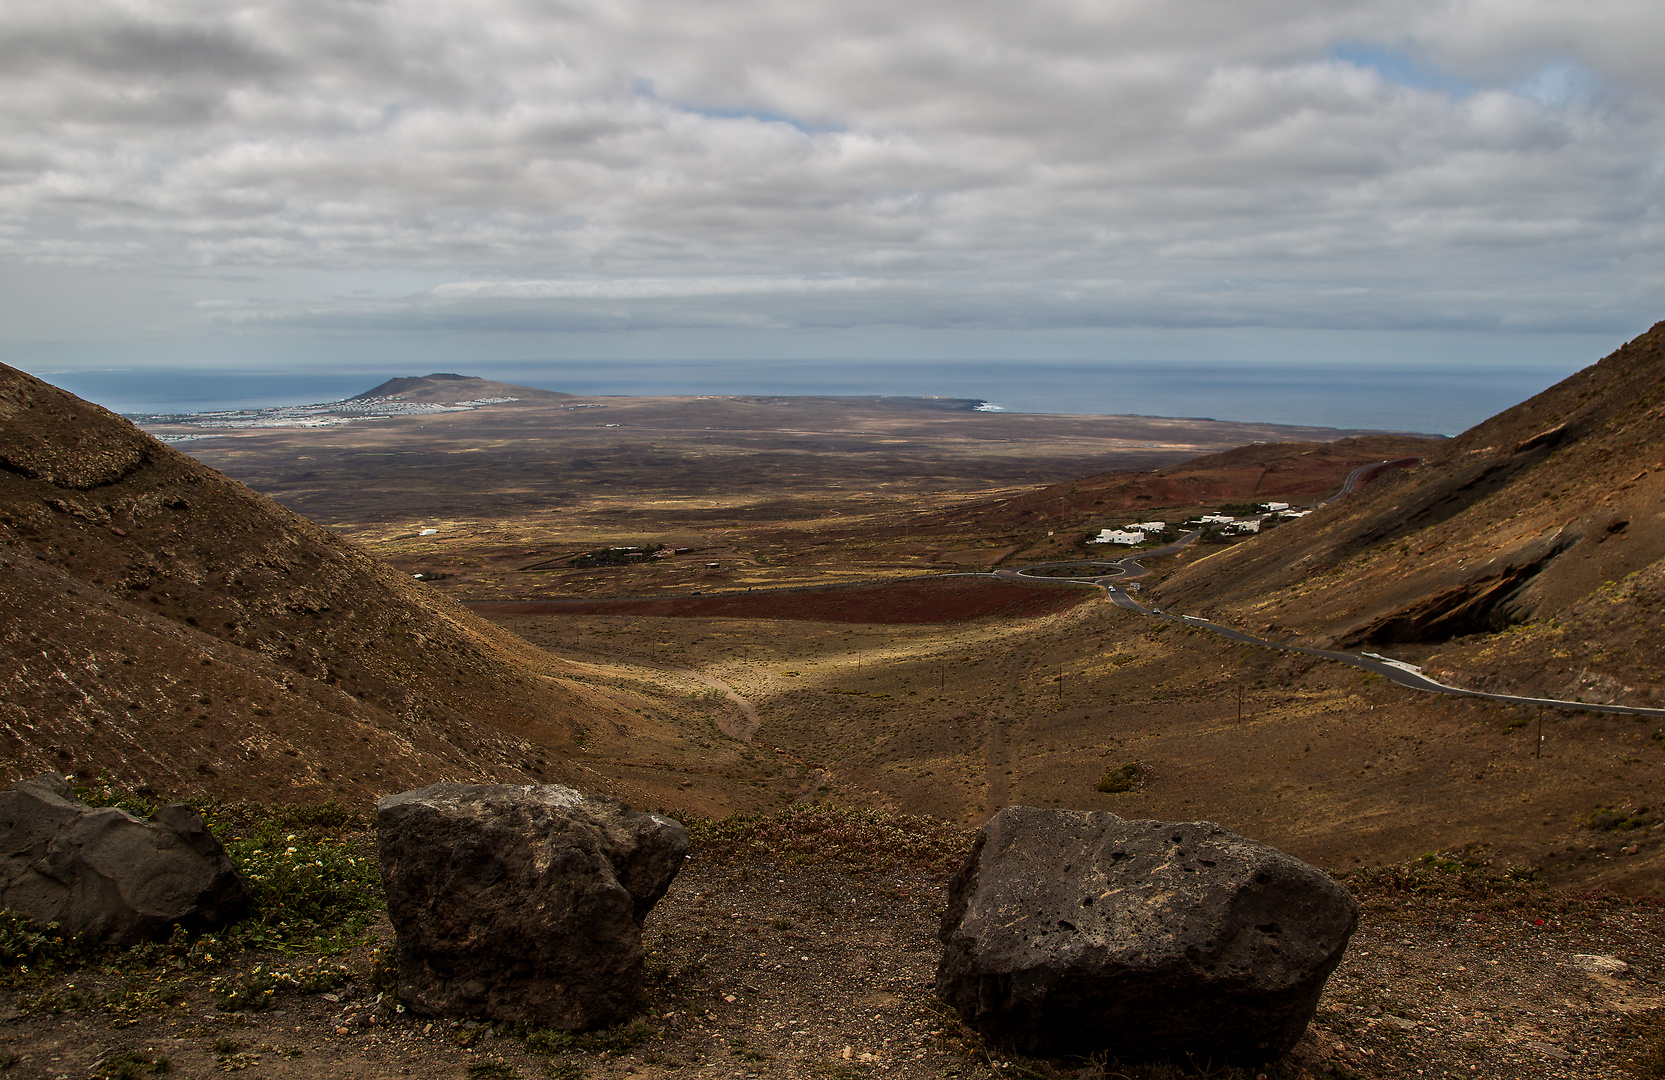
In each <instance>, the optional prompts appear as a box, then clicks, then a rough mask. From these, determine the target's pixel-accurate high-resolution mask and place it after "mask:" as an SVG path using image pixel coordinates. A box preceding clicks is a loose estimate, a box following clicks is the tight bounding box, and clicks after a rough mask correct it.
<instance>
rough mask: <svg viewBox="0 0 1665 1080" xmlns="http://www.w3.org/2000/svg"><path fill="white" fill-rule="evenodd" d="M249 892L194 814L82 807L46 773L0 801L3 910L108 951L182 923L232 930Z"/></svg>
mask: <svg viewBox="0 0 1665 1080" xmlns="http://www.w3.org/2000/svg"><path fill="white" fill-rule="evenodd" d="M248 901H249V889H248V885H247V884H246V883H245V882H244V881H243V878H242V875H241V874H239V873H238V872H237V868H236V867H235V866H234V865H232V862H231V860H230V859H228V858H227V857H226V854H225V851H224V849H222V848H221V847H220V842H219V841H218V840H215V839H214V837H213V836H212V835H210V833H209V832H208V829H207V828H206V827H205V826H204V825H203V823H202V818H200V817H198V816H197V814H196V811H194V810H192V809H191V808H190V807H188V806H185V805H183V804H181V803H169V804H168V805H166V806H164V807H162V808H161V809H160V810H158V811H156V813H155V814H153V815H151V819H150V820H149V821H141V820H140V819H139V818H136V817H134V816H133V815H132V814H129V813H127V812H126V811H124V810H118V809H116V808H115V807H113V806H106V807H99V808H96V809H95V808H93V807H90V806H88V805H86V804H85V803H83V802H80V801H78V800H77V799H76V798H75V795H74V793H73V792H72V791H71V790H70V787H69V785H68V784H67V783H65V782H64V780H63V779H62V778H61V777H58V776H54V775H52V774H50V773H47V774H45V775H42V776H37V777H35V778H34V779H32V780H20V781H18V782H17V783H16V784H14V785H12V787H11V788H9V789H8V790H6V791H4V792H0V906H4V907H7V908H10V909H11V910H13V911H18V912H22V913H23V914H25V915H28V916H29V917H30V918H32V919H34V920H35V921H36V922H40V923H53V922H55V923H57V924H58V927H59V929H60V930H61V931H63V933H65V934H67V935H72V936H78V937H82V938H84V939H86V940H88V941H92V942H96V943H98V944H103V945H131V944H134V943H136V942H139V941H143V940H146V939H147V938H152V937H155V936H157V935H158V934H160V933H161V932H162V931H163V930H165V929H167V928H168V927H170V926H173V925H175V924H180V925H184V926H187V927H190V928H192V929H196V928H199V927H214V926H219V925H221V924H223V923H226V922H229V921H231V920H232V919H233V918H235V917H236V916H237V915H238V914H240V913H241V911H242V910H243V908H244V906H245V905H246V904H247V903H248Z"/></svg>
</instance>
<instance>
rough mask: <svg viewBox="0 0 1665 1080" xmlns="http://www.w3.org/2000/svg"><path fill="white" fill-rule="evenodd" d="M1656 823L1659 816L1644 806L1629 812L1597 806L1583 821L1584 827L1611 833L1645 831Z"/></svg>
mask: <svg viewBox="0 0 1665 1080" xmlns="http://www.w3.org/2000/svg"><path fill="white" fill-rule="evenodd" d="M1658 821H1659V815H1658V814H1657V813H1655V812H1654V811H1652V810H1651V809H1649V808H1648V807H1646V806H1638V807H1636V808H1634V809H1631V810H1616V809H1614V808H1613V807H1611V806H1598V807H1597V808H1596V809H1595V811H1594V812H1593V813H1592V814H1591V815H1590V816H1589V817H1587V818H1585V819H1584V827H1585V828H1587V829H1594V830H1596V831H1597V832H1613V831H1615V830H1617V829H1645V828H1648V827H1649V826H1651V825H1654V824H1655V823H1657V822H1658Z"/></svg>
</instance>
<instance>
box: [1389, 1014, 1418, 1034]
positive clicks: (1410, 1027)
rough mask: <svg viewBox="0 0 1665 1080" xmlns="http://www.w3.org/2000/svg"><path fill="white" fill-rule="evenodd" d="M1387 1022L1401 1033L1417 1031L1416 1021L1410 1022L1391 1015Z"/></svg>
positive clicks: (1401, 1017)
mask: <svg viewBox="0 0 1665 1080" xmlns="http://www.w3.org/2000/svg"><path fill="white" fill-rule="evenodd" d="M1386 1021H1387V1023H1390V1024H1392V1025H1393V1026H1394V1027H1396V1028H1398V1029H1399V1030H1400V1031H1415V1030H1416V1021H1415V1020H1408V1019H1406V1018H1405V1017H1403V1016H1394V1015H1392V1014H1391V1013H1390V1014H1389V1015H1388V1016H1387V1017H1386Z"/></svg>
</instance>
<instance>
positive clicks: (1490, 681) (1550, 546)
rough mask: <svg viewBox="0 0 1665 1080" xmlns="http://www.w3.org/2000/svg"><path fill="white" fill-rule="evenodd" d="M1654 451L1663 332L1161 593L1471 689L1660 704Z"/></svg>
mask: <svg viewBox="0 0 1665 1080" xmlns="http://www.w3.org/2000/svg"><path fill="white" fill-rule="evenodd" d="M1662 448H1665V323H1662V324H1659V325H1656V326H1655V327H1654V328H1653V329H1652V330H1650V331H1648V332H1647V333H1646V334H1643V335H1642V336H1641V337H1638V338H1637V339H1636V340H1634V341H1632V342H1630V343H1629V344H1627V345H1625V346H1624V347H1623V348H1621V349H1619V350H1618V351H1617V352H1615V353H1613V354H1612V355H1611V356H1609V357H1607V358H1606V359H1604V360H1602V361H1601V362H1600V363H1598V364H1595V365H1593V366H1591V367H1589V368H1586V369H1584V370H1583V371H1580V372H1579V373H1577V374H1576V375H1573V376H1572V377H1570V378H1568V379H1566V380H1564V381H1563V382H1561V383H1559V384H1557V385H1556V386H1553V387H1551V388H1550V389H1548V390H1546V391H1544V392H1543V393H1542V394H1539V395H1538V396H1536V397H1534V398H1532V399H1531V400H1529V401H1526V402H1523V403H1522V404H1520V405H1517V406H1515V407H1514V408H1512V409H1509V410H1507V411H1506V412H1503V413H1500V414H1499V415H1497V416H1495V417H1493V418H1492V419H1490V420H1487V421H1486V422H1484V423H1482V424H1480V425H1478V426H1476V427H1475V428H1472V429H1471V430H1469V431H1467V432H1465V433H1464V434H1462V435H1461V436H1459V437H1457V438H1455V439H1452V440H1451V441H1449V442H1447V443H1444V444H1441V445H1439V446H1438V447H1437V448H1435V449H1434V450H1433V451H1432V452H1431V453H1430V454H1428V456H1427V458H1426V460H1425V461H1424V463H1423V464H1422V465H1421V466H1420V467H1418V468H1415V469H1408V470H1403V471H1400V472H1396V473H1390V474H1386V475H1384V476H1383V477H1382V478H1381V479H1379V480H1377V481H1375V482H1373V483H1371V484H1370V485H1369V486H1367V487H1366V488H1364V489H1362V490H1361V492H1360V493H1359V494H1358V495H1357V496H1356V497H1354V498H1350V499H1347V500H1345V501H1343V502H1341V503H1338V504H1336V505H1333V506H1331V507H1329V508H1327V509H1325V510H1323V511H1320V512H1318V513H1315V514H1313V515H1312V516H1310V517H1307V518H1305V519H1302V520H1301V521H1299V522H1295V523H1292V524H1291V525H1288V526H1286V527H1284V528H1281V529H1278V530H1277V531H1275V532H1273V533H1271V534H1268V535H1266V536H1264V537H1261V538H1258V539H1256V540H1255V541H1253V542H1252V543H1247V544H1243V545H1240V546H1238V547H1236V548H1232V549H1229V550H1225V551H1221V552H1219V553H1217V554H1214V555H1211V556H1209V557H1207V558H1204V559H1198V560H1196V561H1194V562H1191V563H1190V564H1189V565H1187V566H1186V567H1185V568H1184V569H1182V570H1180V571H1178V572H1176V573H1175V574H1174V575H1173V576H1172V577H1171V578H1169V579H1168V580H1167V581H1166V582H1164V583H1163V584H1162V586H1161V587H1160V589H1159V591H1158V593H1157V595H1158V597H1159V598H1160V599H1161V600H1162V601H1163V602H1164V606H1167V605H1173V606H1176V607H1180V606H1183V608H1184V609H1185V610H1188V611H1195V612H1198V613H1204V612H1212V613H1214V614H1216V615H1218V616H1219V617H1220V618H1222V619H1225V620H1228V621H1234V622H1238V623H1246V624H1249V625H1252V626H1254V627H1257V628H1263V629H1265V630H1266V631H1268V632H1270V633H1273V634H1279V635H1290V636H1293V635H1301V636H1310V637H1312V638H1314V639H1316V640H1319V641H1326V642H1340V643H1343V644H1346V645H1349V646H1357V645H1377V646H1393V647H1394V648H1395V651H1396V652H1398V653H1401V654H1403V655H1407V656H1411V657H1420V658H1421V659H1423V660H1424V661H1426V662H1428V663H1430V664H1431V665H1433V666H1434V667H1436V668H1438V669H1440V670H1445V671H1449V672H1450V673H1451V674H1452V677H1454V678H1457V679H1458V680H1459V681H1461V680H1465V679H1466V680H1468V682H1469V683H1471V684H1474V685H1484V686H1488V687H1499V688H1504V687H1518V688H1530V689H1531V690H1532V691H1533V692H1535V693H1545V694H1550V693H1553V694H1555V695H1558V696H1572V695H1576V694H1583V695H1585V696H1586V699H1589V700H1598V699H1599V700H1618V701H1625V702H1630V703H1636V704H1660V703H1665V696H1662V693H1661V685H1660V684H1661V681H1662V680H1661V676H1662V674H1665V671H1662V669H1661V666H1660V665H1659V663H1658V660H1657V647H1656V639H1655V635H1656V633H1657V627H1658V625H1659V622H1660V617H1661V614H1662V607H1665V563H1662V562H1661V560H1662V559H1665V529H1661V527H1660V526H1661V524H1662V523H1665V522H1662V517H1661V498H1662V497H1665V450H1662ZM1500 632H1506V633H1502V635H1501V636H1498V635H1499V634H1500Z"/></svg>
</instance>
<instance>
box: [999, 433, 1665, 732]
mask: <svg viewBox="0 0 1665 1080" xmlns="http://www.w3.org/2000/svg"><path fill="white" fill-rule="evenodd" d="M1421 460H1422V459H1421V458H1395V459H1392V460H1389V461H1378V462H1376V463H1374V464H1371V465H1361V466H1359V467H1358V468H1357V469H1354V470H1353V471H1352V472H1351V473H1348V474H1347V479H1346V481H1345V482H1343V484H1342V485H1341V491H1340V492H1338V493H1336V494H1335V495H1332V496H1330V497H1329V498H1328V499H1325V500H1324V501H1323V502H1321V503H1318V504H1316V505H1318V506H1324V505H1327V504H1329V503H1333V502H1335V501H1336V500H1337V499H1341V498H1345V497H1346V496H1347V495H1350V494H1351V493H1352V492H1353V489H1354V488H1355V487H1357V486H1358V485H1359V484H1361V483H1365V482H1367V481H1369V480H1370V479H1372V478H1373V477H1375V475H1376V474H1377V473H1379V472H1381V471H1382V470H1383V469H1397V468H1404V467H1406V466H1409V465H1414V464H1416V463H1417V462H1419V461H1421ZM1201 535H1202V530H1201V529H1198V530H1196V531H1194V532H1189V533H1186V534H1185V535H1184V536H1182V537H1180V538H1179V539H1178V540H1176V541H1174V542H1173V543H1171V544H1168V545H1166V546H1164V547H1159V548H1153V549H1152V550H1150V551H1141V552H1140V553H1139V554H1137V555H1130V556H1128V557H1127V558H1125V559H1114V560H1105V561H1103V562H1098V561H1095V562H1073V563H1069V562H1053V563H1036V564H1035V565H1034V566H1024V567H1018V568H1015V569H1010V570H997V571H995V576H996V577H1002V578H1005V579H1007V580H1008V581H1023V582H1028V583H1030V584H1038V583H1045V582H1053V581H1057V582H1065V583H1074V582H1079V581H1091V582H1092V583H1093V584H1094V585H1097V586H1099V587H1100V588H1102V589H1103V590H1104V591H1105V593H1106V594H1107V595H1108V598H1109V600H1110V602H1111V603H1113V604H1115V605H1116V606H1118V607H1122V608H1126V609H1127V610H1128V611H1133V612H1137V613H1138V614H1140V615H1145V616H1149V617H1151V618H1160V619H1167V620H1168V621H1169V622H1174V623H1179V624H1180V625H1182V626H1190V627H1193V628H1195V629H1198V630H1207V631H1209V632H1211V633H1215V634H1219V635H1220V636H1221V637H1223V638H1228V639H1230V640H1232V641H1240V642H1242V643H1244V644H1246V645H1259V646H1261V647H1262V648H1267V649H1276V650H1278V651H1279V652H1292V653H1301V654H1303V655H1305V656H1316V657H1320V658H1322V659H1324V660H1334V661H1335V662H1336V663H1338V664H1346V665H1348V666H1349V667H1356V668H1359V669H1360V670H1362V671H1369V672H1372V673H1373V674H1376V675H1380V676H1382V677H1383V678H1385V679H1387V680H1388V681H1389V682H1393V683H1397V684H1399V685H1400V686H1406V687H1409V688H1411V689H1412V690H1425V691H1428V692H1429V693H1434V694H1451V695H1453V696H1456V697H1474V698H1485V699H1486V700H1487V701H1500V702H1503V703H1504V704H1506V705H1536V706H1539V707H1541V708H1546V709H1577V710H1582V711H1584V712H1599V713H1622V714H1625V715H1628V716H1665V709H1648V708H1643V707H1642V706H1639V705H1602V704H1599V703H1596V702H1585V701H1566V700H1563V699H1561V698H1535V697H1520V696H1518V695H1515V694H1488V693H1484V692H1482V691H1479V690H1464V689H1462V688H1461V687H1457V686H1447V685H1446V684H1445V683H1442V682H1439V681H1438V680H1436V679H1431V678H1429V677H1428V676H1426V675H1424V674H1423V673H1422V669H1421V668H1419V667H1417V666H1416V665H1414V664H1407V663H1405V662H1404V661H1401V660H1394V659H1392V658H1391V657H1387V656H1382V655H1380V654H1379V653H1359V654H1357V655H1355V654H1353V653H1345V652H1338V651H1336V650H1334V649H1314V648H1310V647H1308V646H1306V645H1294V644H1290V643H1287V642H1282V641H1272V640H1271V639H1269V638H1263V637H1256V636H1255V635H1253V634H1246V633H1244V632H1243V631H1241V630H1235V629H1233V628H1232V627H1229V626H1222V625H1220V624H1219V623H1216V622H1210V621H1209V620H1207V619H1204V618H1200V617H1199V616H1196V615H1176V614H1174V613H1172V612H1167V611H1163V610H1162V609H1160V608H1153V607H1146V606H1145V605H1143V604H1141V603H1139V601H1137V600H1135V599H1133V597H1132V596H1130V595H1128V592H1127V590H1126V589H1124V588H1122V587H1121V583H1122V582H1124V581H1133V580H1135V579H1137V578H1142V577H1144V576H1145V575H1147V574H1148V573H1150V571H1148V570H1146V569H1145V568H1144V567H1143V566H1141V565H1140V564H1139V560H1140V559H1153V558H1156V557H1158V556H1161V555H1172V554H1174V553H1175V552H1177V551H1179V550H1181V549H1182V548H1184V547H1185V546H1186V545H1187V544H1191V543H1194V542H1195V541H1196V540H1197V538H1198V537H1200V536H1201ZM1070 566H1084V567H1085V566H1090V567H1092V568H1094V569H1098V568H1100V567H1103V568H1104V570H1105V572H1104V573H1103V574H1100V575H1096V576H1094V577H1090V578H1089V577H1085V576H1084V577H1078V578H1057V577H1041V576H1039V575H1038V574H1036V573H1034V571H1038V570H1046V569H1050V568H1057V567H1070Z"/></svg>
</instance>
